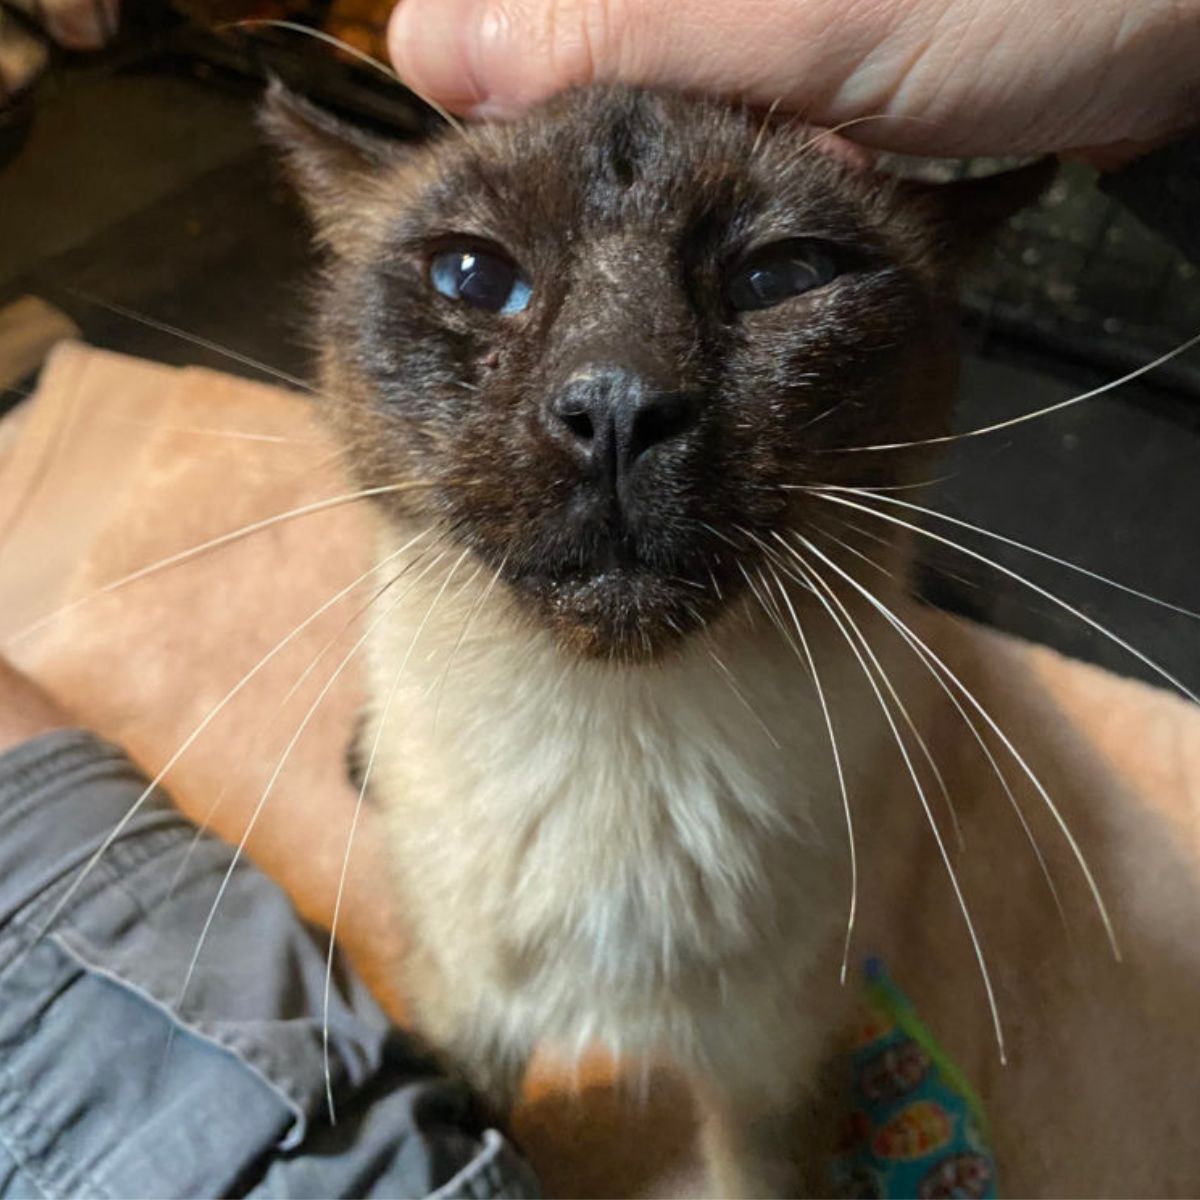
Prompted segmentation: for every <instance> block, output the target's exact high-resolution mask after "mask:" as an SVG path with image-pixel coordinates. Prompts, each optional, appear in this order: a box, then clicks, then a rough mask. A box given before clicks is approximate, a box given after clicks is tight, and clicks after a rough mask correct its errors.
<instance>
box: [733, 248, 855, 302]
mask: <svg viewBox="0 0 1200 1200" xmlns="http://www.w3.org/2000/svg"><path fill="white" fill-rule="evenodd" d="M837 274H838V268H837V263H836V262H835V261H834V258H833V255H832V254H831V253H830V251H829V250H827V249H825V248H824V247H822V246H821V245H819V244H818V243H816V242H813V241H810V240H808V239H803V238H795V239H793V240H791V241H787V242H775V243H774V244H773V245H770V246H764V247H763V248H762V249H761V250H756V251H754V253H752V254H751V255H750V256H749V257H748V258H746V259H743V261H742V262H741V263H740V264H739V266H738V267H737V268H736V269H735V270H734V272H733V274H732V275H730V277H729V282H728V283H727V284H726V295H727V296H728V298H729V303H730V305H731V306H732V308H733V309H734V310H735V311H736V312H753V311H754V310H755V309H759V308H773V307H774V306H775V305H776V304H782V303H783V302H784V301H785V300H790V299H791V298H792V297H793V296H802V295H803V294H804V293H805V292H811V291H814V290H815V289H817V288H820V287H824V286H825V285H826V284H827V283H829V282H831V281H832V280H833V279H834V278H836V276H837Z"/></svg>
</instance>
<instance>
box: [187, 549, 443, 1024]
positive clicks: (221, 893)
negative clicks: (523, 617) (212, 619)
mask: <svg viewBox="0 0 1200 1200" xmlns="http://www.w3.org/2000/svg"><path fill="white" fill-rule="evenodd" d="M443 557H445V554H444V552H443V553H442V554H439V555H438V556H437V557H436V558H435V559H433V561H432V562H431V563H430V564H429V565H428V566H427V567H426V568H425V569H424V570H423V571H421V573H420V574H419V575H418V576H417V577H416V579H414V580H412V582H411V583H410V584H409V586H408V587H407V588H405V590H404V591H403V592H401V593H400V595H399V596H397V597H396V599H395V600H393V601H392V602H391V604H389V605H388V606H387V608H385V609H384V610H383V611H382V612H381V613H379V615H378V616H376V617H375V619H374V620H373V621H371V623H370V624H369V625H368V626H367V628H366V629H365V630H364V631H363V633H362V634H361V635H360V637H359V638H358V640H357V641H356V642H355V643H354V645H353V646H351V647H350V649H349V650H348V651H347V652H346V654H345V655H344V656H343V657H342V659H341V661H340V662H339V663H338V665H337V667H336V668H334V670H333V673H332V674H331V675H330V676H329V678H328V679H327V680H326V681H325V683H324V685H323V686H322V687H321V690H320V691H319V692H318V693H317V696H316V699H314V700H313V702H312V704H310V705H309V707H308V711H307V712H305V714H304V716H303V717H302V718H301V720H300V724H299V725H298V726H297V727H296V731H295V732H294V733H293V734H292V737H291V739H290V740H289V741H288V744H287V745H286V746H285V747H284V750H283V753H282V754H281V755H280V757H279V761H278V762H277V763H276V764H275V769H274V770H273V771H272V772H271V777H270V778H269V779H268V780H267V785H266V787H265V788H263V791H262V795H261V796H259V798H258V803H257V804H256V805H255V807H254V811H253V812H252V813H251V814H250V820H249V821H248V822H247V823H246V828H245V829H244V830H243V831H242V836H241V838H240V840H239V841H238V844H237V847H236V848H235V849H234V852H233V858H232V859H231V860H230V863H229V867H228V868H227V869H226V871H225V874H224V876H223V877H222V879H221V884H220V886H219V887H218V888H217V894H216V896H215V898H214V899H213V902H212V904H211V905H210V907H209V910H208V915H207V917H206V918H205V920H204V925H203V926H202V927H201V930H200V936H199V938H197V940H196V949H195V950H194V951H193V953H192V958H191V961H190V962H189V963H188V968H187V971H186V972H185V974H184V978H183V984H182V986H181V987H180V989H179V994H178V996H177V997H176V1000H175V1005H174V1008H175V1011H176V1012H181V1011H182V1010H183V1003H184V1000H185V999H186V997H187V991H188V988H189V987H190V985H191V982H192V977H193V975H194V974H195V972H196V967H197V965H198V964H199V962H200V954H201V952H202V951H203V949H204V944H205V942H206V941H207V939H208V934H209V931H210V930H211V929H212V925H213V921H214V920H216V916H217V910H218V909H219V908H220V907H221V901H222V900H223V899H224V898H225V893H226V891H227V890H228V888H229V883H230V880H231V879H232V878H233V874H234V872H235V871H236V870H237V866H238V864H239V863H240V862H241V861H242V856H243V855H244V854H245V852H246V846H247V844H248V843H249V841H250V836H251V834H252V833H253V832H254V829H255V827H256V826H257V825H258V821H259V818H260V817H261V816H262V814H263V812H264V810H265V809H266V806H267V801H268V800H269V799H270V797H271V794H272V793H273V792H274V790H275V784H276V783H277V782H278V781H279V777H280V775H281V774H282V773H283V768H284V767H285V766H286V765H287V762H288V760H289V759H290V758H291V756H292V751H293V750H295V748H296V746H297V745H298V744H299V741H300V739H301V737H303V736H304V731H305V730H306V729H307V728H308V726H309V724H310V723H311V722H312V719H313V717H314V716H316V714H317V710H318V709H319V708H320V707H321V705H322V703H324V700H325V697H326V696H328V695H329V693H330V691H331V690H332V688H333V685H334V684H335V683H337V681H338V680H339V679H340V678H341V676H342V674H343V672H344V671H345V670H346V668H347V667H348V666H349V665H350V663H351V662H352V661H353V660H354V658H355V657H356V656H357V654H358V652H359V651H360V650H361V649H362V648H363V646H364V645H366V643H367V640H368V638H370V636H371V634H372V633H374V632H375V630H376V629H377V628H378V626H379V625H380V624H382V622H383V621H384V620H385V619H386V618H387V617H389V616H391V614H392V613H393V612H394V611H395V610H396V608H398V607H399V605H400V604H401V603H402V602H403V600H404V598H405V596H407V595H408V593H409V592H410V591H411V590H412V589H413V588H414V587H416V585H417V584H418V583H419V582H420V581H421V579H422V578H424V576H425V575H426V574H428V572H429V571H430V570H432V569H433V567H435V566H437V564H438V563H439V562H440V561H441V560H442V558H443Z"/></svg>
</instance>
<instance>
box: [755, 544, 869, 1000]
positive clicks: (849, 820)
mask: <svg viewBox="0 0 1200 1200" xmlns="http://www.w3.org/2000/svg"><path fill="white" fill-rule="evenodd" d="M769 570H770V572H771V576H772V578H773V579H774V580H775V589H776V591H778V593H779V595H780V596H781V597H782V599H783V602H784V604H786V605H787V609H788V612H789V613H790V614H791V617H792V623H793V625H794V626H795V628H796V636H797V637H798V638H799V639H800V645H801V646H802V647H803V649H804V660H805V662H806V663H807V664H808V673H809V674H810V675H811V676H812V680H813V685H814V687H815V688H816V690H817V700H818V702H819V703H820V705H821V713H822V715H823V716H824V718H825V729H826V732H827V733H828V734H829V748H830V750H832V752H833V769H834V771H835V773H836V774H837V781H838V791H839V792H840V793H841V797H842V812H843V814H844V815H845V818H846V839H847V841H848V842H849V845H850V909H849V912H848V913H847V916H846V940H845V941H844V942H843V944H842V969H841V983H842V985H843V986H845V983H846V975H847V972H848V970H849V965H850V943H851V942H852V941H853V938H854V926H855V922H856V920H857V916H858V849H857V847H856V846H855V844H854V818H853V817H852V816H851V814H850V791H849V789H848V788H847V787H846V776H845V773H844V771H843V770H842V756H841V754H840V753H839V751H838V741H837V734H836V733H834V729H833V717H832V716H831V714H830V712H829V704H828V702H827V700H826V697H825V689H824V688H823V687H822V686H821V677H820V675H819V674H818V673H817V663H816V659H815V658H814V657H813V653H812V650H811V649H810V648H809V645H808V638H807V637H806V636H805V634H804V626H803V625H802V624H801V622H800V616H799V614H798V613H797V612H796V609H795V606H794V605H793V604H792V599H791V597H790V596H789V595H788V592H787V588H785V587H784V586H783V580H782V579H780V578H779V575H778V573H777V572H776V571H775V568H774V567H770V568H769Z"/></svg>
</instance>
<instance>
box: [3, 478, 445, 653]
mask: <svg viewBox="0 0 1200 1200" xmlns="http://www.w3.org/2000/svg"><path fill="white" fill-rule="evenodd" d="M428 486H429V485H428V484H426V483H424V482H420V483H412V482H410V483H389V484H383V485H382V486H380V487H373V488H364V489H362V490H360V491H357V492H346V493H345V494H344V495H341V496H331V497H330V498H329V499H327V500H315V501H313V502H312V503H310V504H302V505H300V507H299V508H292V509H289V510H288V511H287V512H282V513H276V514H275V515H274V516H272V517H264V518H263V519H262V520H259V521H252V522H250V524H248V525H243V526H241V527H240V528H239V529H231V530H230V531H229V532H228V533H222V534H219V535H218V536H217V537H214V538H209V539H208V540H207V541H204V542H200V543H199V544H198V545H195V546H190V547H188V549H186V550H180V551H178V552H176V553H175V554H169V555H168V556H167V557H166V558H160V559H159V560H158V561H157V562H152V563H150V564H149V565H148V566H145V567H139V568H138V569H137V570H136V571H130V572H129V573H128V574H126V575H122V576H120V577H119V578H117V579H112V580H109V582H108V583H104V584H101V585H100V586H99V587H98V588H94V589H93V590H92V591H90V592H88V593H87V594H86V595H83V596H77V597H76V598H75V599H74V600H71V601H69V602H68V603H66V604H64V605H62V606H60V607H59V608H56V609H54V611H53V612H49V613H47V614H46V615H45V616H43V617H39V618H38V619H37V620H36V621H34V622H33V623H32V624H29V625H26V626H25V627H24V628H23V629H19V630H18V631H17V632H16V633H14V634H13V635H12V639H11V640H12V642H13V644H15V643H17V642H21V641H23V640H24V639H25V638H27V637H30V636H31V635H33V634H34V633H37V632H38V630H40V629H44V628H45V627H46V626H47V625H49V624H50V623H51V622H52V621H56V620H58V619H59V618H60V617H65V616H67V615H68V614H69V613H72V612H75V611H76V610H77V609H80V608H82V607H83V606H84V605H86V604H90V603H92V601H94V600H98V599H100V597H102V596H107V595H108V594H109V593H110V592H115V591H117V590H118V589H119V588H123V587H127V586H128V585H129V584H131V583H136V582H137V581H138V580H139V579H145V578H146V576H148V575H153V574H155V573H156V572H158V571H165V570H167V569H168V568H169V567H174V566H178V565H179V564H180V563H185V562H189V561H191V560H192V559H193V558H198V557H199V556H200V555H201V554H207V553H208V552H209V551H210V550H218V549H220V548H221V547H222V546H228V545H229V544H230V543H232V542H237V541H240V540H241V539H242V538H246V537H250V536H251V534H255V533H261V532H262V531H263V530H264V529H271V528H273V527H274V526H275V525H279V524H281V523H283V522H284V521H294V520H296V519H297V518H299V517H307V516H310V515H311V514H313V513H320V512H325V511H327V510H328V509H331V508H338V507H340V506H341V505H343V504H352V503H354V502H355V501H357V500H366V499H369V498H370V497H372V496H384V495H388V494H390V493H392V492H403V491H407V490H409V489H410V488H415V487H428Z"/></svg>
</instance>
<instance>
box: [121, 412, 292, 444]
mask: <svg viewBox="0 0 1200 1200" xmlns="http://www.w3.org/2000/svg"><path fill="white" fill-rule="evenodd" d="M105 420H106V421H108V422H109V423H111V424H118V425H133V426H136V427H137V428H139V429H154V430H157V431H158V432H160V433H182V434H186V435H187V436H189V437H210V438H222V439H224V440H227V441H232V442H264V443H267V444H270V445H277V446H313V445H316V443H315V442H306V441H301V440H299V439H297V438H290V437H284V436H282V435H281V434H274V433H254V432H252V431H251V430H248V429H219V428H213V429H210V428H208V427H206V426H204V425H162V424H159V423H158V422H157V421H139V420H138V419H137V418H136V417H116V416H114V417H107V418H105Z"/></svg>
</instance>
